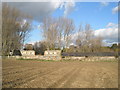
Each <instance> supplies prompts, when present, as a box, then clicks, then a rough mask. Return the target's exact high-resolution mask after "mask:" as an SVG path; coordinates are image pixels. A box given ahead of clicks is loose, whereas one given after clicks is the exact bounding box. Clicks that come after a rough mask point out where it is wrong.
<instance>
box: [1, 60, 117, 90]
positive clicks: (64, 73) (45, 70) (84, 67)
mask: <svg viewBox="0 0 120 90" xmlns="http://www.w3.org/2000/svg"><path fill="white" fill-rule="evenodd" d="M2 72H3V73H2V75H3V77H2V80H3V82H2V84H3V88H118V63H117V62H80V61H71V62H68V61H62V62H60V61H58V62H50V61H47V62H44V61H33V60H29V61H28V60H3V62H2Z"/></svg>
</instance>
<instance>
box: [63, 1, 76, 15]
mask: <svg viewBox="0 0 120 90" xmlns="http://www.w3.org/2000/svg"><path fill="white" fill-rule="evenodd" d="M74 7H75V2H74V1H71V2H67V3H66V4H65V11H64V15H65V16H67V15H68V14H70V13H71V12H72V11H73V10H74Z"/></svg>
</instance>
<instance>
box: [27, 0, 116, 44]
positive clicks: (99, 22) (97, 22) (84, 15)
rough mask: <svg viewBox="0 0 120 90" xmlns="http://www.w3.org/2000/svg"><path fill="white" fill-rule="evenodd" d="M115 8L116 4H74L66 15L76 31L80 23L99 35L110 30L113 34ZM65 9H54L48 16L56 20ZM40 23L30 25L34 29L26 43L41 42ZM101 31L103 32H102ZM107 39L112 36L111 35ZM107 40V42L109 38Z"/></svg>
mask: <svg viewBox="0 0 120 90" xmlns="http://www.w3.org/2000/svg"><path fill="white" fill-rule="evenodd" d="M117 6H118V3H117V2H110V3H101V2H74V5H73V6H72V8H70V9H71V10H70V11H69V13H67V17H69V18H71V19H73V21H74V23H75V26H76V29H77V28H78V26H79V25H80V23H82V24H83V25H84V24H86V23H87V24H90V25H91V26H92V29H93V30H98V31H99V33H101V34H102V33H103V32H106V31H107V32H108V33H109V29H110V28H111V29H110V30H111V31H112V32H114V29H112V28H114V26H115V25H117V24H118V13H117V12H116V11H115V10H116V9H115V7H117ZM65 9H66V8H65V6H63V7H62V8H59V7H58V8H56V9H54V10H53V11H52V12H51V13H50V15H51V16H53V17H56V18H57V17H59V16H64V13H65ZM113 9H114V10H113ZM39 15H40V14H39ZM39 15H38V16H39ZM40 23H41V21H37V20H34V21H33V23H32V25H33V26H34V27H35V28H34V29H33V30H32V31H31V33H30V38H29V39H28V40H27V41H26V43H32V42H36V41H40V40H43V36H42V30H41V29H38V26H39V25H40ZM107 25H112V27H107ZM108 28H109V29H108ZM102 29H104V30H103V31H102ZM106 29H107V30H106ZM101 31H102V32H101ZM107 32H106V33H107ZM76 33H77V32H76ZM109 37H113V36H112V35H111V36H109ZM107 39H108V42H109V40H110V38H107ZM107 39H106V40H107ZM111 39H112V38H111ZM116 39H117V38H116ZM114 40H115V38H114ZM114 40H112V42H116V40H115V41H114ZM112 42H110V43H112Z"/></svg>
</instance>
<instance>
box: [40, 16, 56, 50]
mask: <svg viewBox="0 0 120 90" xmlns="http://www.w3.org/2000/svg"><path fill="white" fill-rule="evenodd" d="M57 26H58V25H57V21H56V19H55V18H52V17H47V18H45V19H44V21H43V24H42V29H43V36H44V38H45V41H46V42H47V43H48V45H47V48H48V49H53V48H54V47H55V43H56V41H57V34H58V31H57Z"/></svg>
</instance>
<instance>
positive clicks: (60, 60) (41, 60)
mask: <svg viewBox="0 0 120 90" xmlns="http://www.w3.org/2000/svg"><path fill="white" fill-rule="evenodd" d="M17 60H28V61H43V62H74V61H78V62H118V60H116V59H115V60H99V61H79V60H41V59H24V58H19V59H17Z"/></svg>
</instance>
